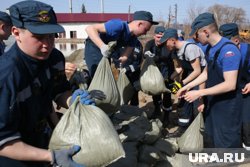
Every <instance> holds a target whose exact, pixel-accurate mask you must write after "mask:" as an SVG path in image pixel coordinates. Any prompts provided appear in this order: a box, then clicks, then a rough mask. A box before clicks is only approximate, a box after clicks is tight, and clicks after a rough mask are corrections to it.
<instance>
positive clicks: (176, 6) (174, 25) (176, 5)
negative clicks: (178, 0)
mask: <svg viewBox="0 0 250 167" xmlns="http://www.w3.org/2000/svg"><path fill="white" fill-rule="evenodd" d="M174 7H175V8H174V10H175V25H174V26H175V28H176V29H177V4H175V5H174Z"/></svg>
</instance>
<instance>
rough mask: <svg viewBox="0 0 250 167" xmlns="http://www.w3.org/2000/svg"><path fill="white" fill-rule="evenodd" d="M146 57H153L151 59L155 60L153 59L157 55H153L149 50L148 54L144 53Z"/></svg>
mask: <svg viewBox="0 0 250 167" xmlns="http://www.w3.org/2000/svg"><path fill="white" fill-rule="evenodd" d="M144 55H145V56H146V57H151V58H153V57H154V56H155V54H154V53H152V52H150V51H149V50H148V51H146V52H145V53H144Z"/></svg>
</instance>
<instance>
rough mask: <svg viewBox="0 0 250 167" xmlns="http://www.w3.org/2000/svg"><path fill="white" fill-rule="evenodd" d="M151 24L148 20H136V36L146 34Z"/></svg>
mask: <svg viewBox="0 0 250 167" xmlns="http://www.w3.org/2000/svg"><path fill="white" fill-rule="evenodd" d="M151 26H152V24H151V23H150V22H148V21H140V22H138V26H137V27H138V29H137V31H136V33H135V35H136V36H137V37H138V36H141V35H146V34H147V32H148V31H149V30H150V28H151Z"/></svg>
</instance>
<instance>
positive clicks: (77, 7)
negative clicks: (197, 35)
mask: <svg viewBox="0 0 250 167" xmlns="http://www.w3.org/2000/svg"><path fill="white" fill-rule="evenodd" d="M40 1H41V2H44V3H47V4H50V5H51V6H53V8H54V10H55V12H56V13H68V12H69V11H70V9H69V8H70V7H69V6H70V5H69V4H70V3H69V2H70V0H40ZM71 1H72V10H73V13H79V12H81V6H82V4H83V3H84V5H85V8H86V11H87V13H100V12H102V7H101V2H102V1H103V4H104V5H103V7H104V12H105V13H128V11H129V6H130V12H131V13H132V12H134V11H137V10H147V11H150V12H151V13H152V14H153V16H154V20H157V21H159V20H163V21H167V18H168V14H169V8H170V7H171V11H172V14H173V15H174V8H175V6H174V5H175V4H177V21H178V22H179V23H183V22H185V20H186V19H187V18H188V17H187V11H188V9H190V8H208V7H210V6H213V5H214V4H221V5H227V6H229V7H236V8H242V9H244V10H245V12H246V16H247V19H248V20H250V1H249V0H206V1H205V0H71ZM16 2H20V0H1V5H0V10H1V11H5V9H6V8H8V7H9V6H11V5H12V4H14V3H16Z"/></svg>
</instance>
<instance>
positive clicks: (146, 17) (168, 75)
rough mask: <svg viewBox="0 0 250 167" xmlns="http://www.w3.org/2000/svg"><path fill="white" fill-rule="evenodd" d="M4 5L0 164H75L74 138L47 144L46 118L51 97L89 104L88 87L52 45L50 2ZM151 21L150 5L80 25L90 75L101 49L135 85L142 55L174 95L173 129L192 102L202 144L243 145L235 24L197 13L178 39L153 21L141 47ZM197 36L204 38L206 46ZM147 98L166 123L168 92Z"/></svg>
mask: <svg viewBox="0 0 250 167" xmlns="http://www.w3.org/2000/svg"><path fill="white" fill-rule="evenodd" d="M9 12H10V15H8V14H6V13H3V12H1V13H0V25H1V27H0V32H1V33H0V40H1V41H0V42H1V45H0V46H1V48H0V49H1V54H2V55H1V56H0V71H1V75H0V96H1V97H0V105H1V109H0V118H1V119H0V166H3V167H6V166H11V167H15V166H17V167H24V166H25V167H28V166H29V167H31V166H36V167H39V166H41V167H42V166H48V165H49V164H50V165H52V166H63V167H82V166H83V165H80V164H77V163H76V162H74V161H73V160H72V156H73V155H74V154H76V153H77V152H78V151H79V150H80V149H81V148H80V147H79V146H77V145H75V146H73V147H72V148H69V149H64V150H47V147H48V140H49V137H48V136H49V134H48V131H46V129H47V125H48V124H47V123H46V121H47V120H48V119H50V117H51V116H55V115H54V113H53V112H54V110H53V105H52V101H55V102H56V103H57V104H58V105H59V106H61V107H65V108H68V107H69V106H70V104H71V103H72V102H73V101H74V100H75V99H76V98H77V96H80V102H81V103H82V104H84V105H95V101H94V98H95V94H94V93H93V92H92V93H91V92H88V91H86V90H81V89H77V90H74V91H72V90H71V88H70V84H69V82H68V80H67V78H66V75H65V59H64V56H63V54H62V53H61V52H60V51H59V50H57V49H55V48H54V39H55V36H56V33H61V32H64V29H63V27H62V26H60V25H59V24H58V23H57V20H56V15H55V12H54V10H53V8H52V7H51V6H50V5H47V4H45V3H42V2H39V1H21V2H18V3H16V4H13V5H12V6H11V7H10V8H9ZM157 24H158V22H155V21H154V20H153V16H152V14H151V13H150V12H147V11H137V12H135V13H134V16H133V20H132V21H131V22H129V23H128V22H125V21H122V20H119V19H112V20H110V21H107V22H105V23H100V24H95V25H91V26H88V27H87V28H86V32H87V34H88V39H87V40H86V46H85V60H86V64H87V66H88V69H89V72H90V76H91V77H93V76H94V73H95V70H96V68H97V66H98V63H99V61H100V60H101V58H102V57H103V56H104V57H106V58H108V59H109V58H112V59H113V60H114V61H116V64H117V66H119V68H120V69H121V72H124V73H126V74H127V75H128V78H129V79H130V81H131V82H132V83H133V84H134V86H135V85H136V80H138V79H139V73H140V71H139V70H140V64H141V61H142V59H143V56H149V57H151V58H153V59H154V61H155V63H156V65H157V67H158V68H159V70H160V72H161V73H162V75H163V77H164V79H165V83H166V86H167V87H169V88H170V89H172V92H173V93H174V94H176V96H177V97H179V98H181V99H180V102H179V105H178V108H181V109H182V110H181V111H180V112H179V119H178V124H179V125H180V130H178V133H179V132H180V133H183V131H184V130H185V129H186V127H187V126H188V125H189V124H190V123H191V121H192V119H193V117H194V116H193V110H194V109H196V108H197V111H199V112H203V111H204V116H205V133H204V141H205V147H218V148H240V147H242V140H243V143H244V146H245V147H248V146H250V130H249V129H250V113H249V112H248V111H247V109H248V108H249V103H250V102H249V94H250V69H249V68H250V61H249V59H250V56H249V55H250V49H249V45H248V44H246V43H242V41H241V39H240V37H239V34H238V26H237V25H236V24H234V23H230V24H225V25H222V26H221V27H220V28H218V26H217V24H216V21H215V19H214V16H213V14H211V13H202V14H200V15H199V16H198V17H196V18H195V20H194V21H193V23H192V26H191V33H190V36H191V37H192V38H193V39H194V42H187V41H183V40H180V39H178V33H177V30H176V29H172V28H168V29H165V28H164V27H162V26H158V27H156V28H155V32H154V33H155V34H154V39H153V40H151V41H149V42H148V43H147V44H146V46H145V49H143V47H142V45H141V43H140V41H139V40H138V37H139V36H141V35H145V34H146V33H147V32H148V31H149V30H150V28H151V26H152V25H157ZM10 33H12V35H13V36H14V37H15V44H14V45H13V46H12V47H11V48H10V49H9V50H8V51H7V52H5V53H3V50H4V45H3V40H5V39H7V38H8V36H9V35H10ZM110 41H117V44H116V46H115V47H116V48H115V50H116V52H115V53H111V51H110V48H109V46H108V43H109V42H110ZM197 43H199V44H202V45H203V46H205V45H206V50H205V51H204V50H202V49H201V48H200V47H199V46H198V45H197ZM143 53H144V54H143ZM173 59H175V60H176V64H175V65H174V63H173ZM205 59H206V60H205ZM70 68H73V69H75V67H70ZM179 75H181V77H178V76H179ZM135 87H136V86H135ZM96 98H97V97H96ZM102 98H105V95H103V96H102ZM134 98H135V100H133V99H134ZM134 98H133V99H131V103H130V104H133V105H138V104H139V102H138V89H137V94H135V96H134ZM136 98H137V99H136ZM153 101H154V105H155V110H154V113H153V115H152V117H151V118H156V117H157V116H158V115H159V113H160V112H161V110H162V111H163V113H164V119H163V122H164V125H165V127H166V125H167V124H168V121H169V117H168V115H169V113H170V112H171V111H172V102H171V94H170V93H163V95H155V96H153ZM242 130H243V131H242ZM167 135H168V137H173V136H174V135H175V134H174V135H171V134H167ZM242 136H243V139H242ZM24 153H25V154H24Z"/></svg>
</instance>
